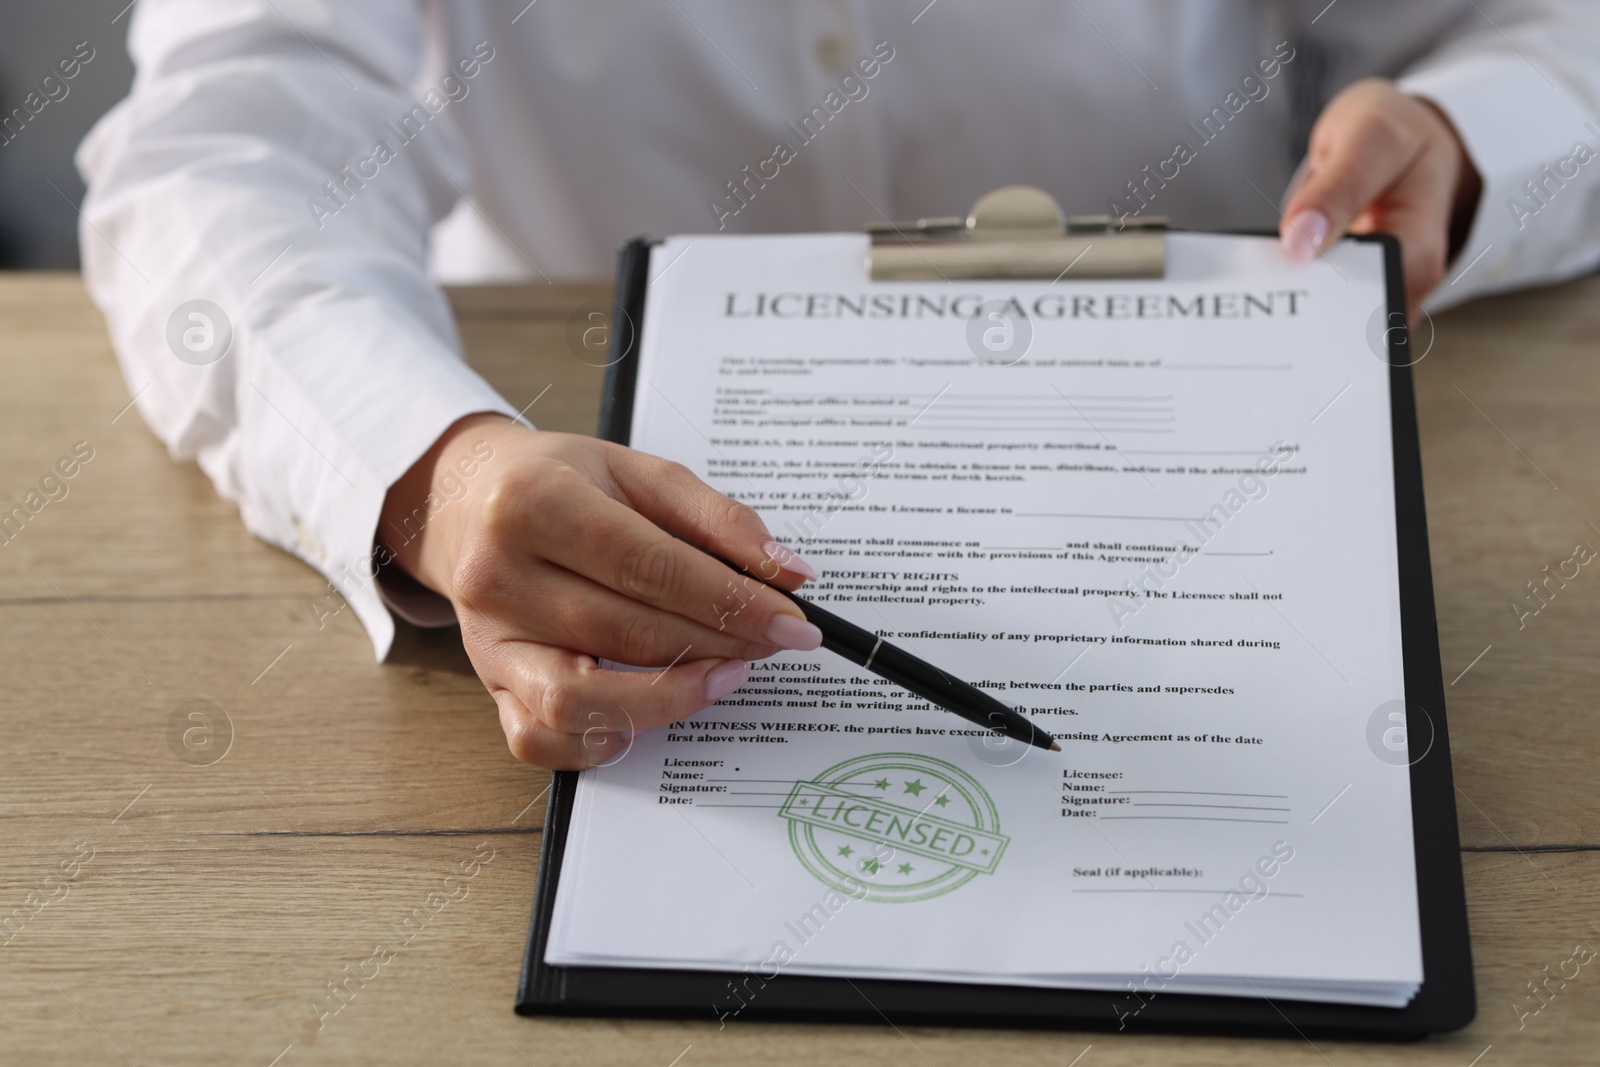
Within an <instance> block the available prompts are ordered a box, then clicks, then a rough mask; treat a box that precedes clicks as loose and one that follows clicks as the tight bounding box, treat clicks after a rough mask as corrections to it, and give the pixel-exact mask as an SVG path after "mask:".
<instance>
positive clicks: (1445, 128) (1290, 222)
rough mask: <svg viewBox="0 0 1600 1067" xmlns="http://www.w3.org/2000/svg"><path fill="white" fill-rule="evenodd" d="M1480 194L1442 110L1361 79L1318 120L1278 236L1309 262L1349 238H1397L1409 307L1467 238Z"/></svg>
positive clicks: (1388, 86)
mask: <svg viewBox="0 0 1600 1067" xmlns="http://www.w3.org/2000/svg"><path fill="white" fill-rule="evenodd" d="M1482 189H1483V182H1482V179H1481V178H1480V177H1479V175H1478V171H1477V169H1476V168H1475V167H1473V165H1472V161H1471V160H1470V159H1469V158H1468V157H1467V151H1466V148H1465V147H1463V146H1462V144H1461V139H1460V138H1459V137H1458V136H1456V132H1455V128H1454V127H1453V126H1451V125H1450V122H1449V120H1448V119H1446V118H1445V117H1444V113H1443V112H1441V111H1440V110H1439V109H1438V108H1436V107H1434V106H1433V105H1432V104H1430V103H1429V102H1428V101H1426V100H1423V99H1421V98H1419V97H1415V96H1407V95H1406V94H1405V93H1402V92H1401V91H1400V90H1399V89H1398V88H1396V87H1395V85H1394V83H1393V82H1390V81H1386V80H1383V79H1381V78H1368V79H1366V80H1364V81H1359V82H1356V83H1355V84H1353V85H1351V86H1349V87H1348V88H1346V89H1345V90H1344V91H1342V92H1341V93H1339V94H1338V95H1337V96H1335V97H1334V98H1333V99H1332V100H1331V101H1329V102H1328V106H1327V107H1326V108H1324V109H1323V111H1322V115H1321V116H1320V117H1319V118H1318V119H1317V124H1316V126H1315V127H1313V128H1312V131H1311V144H1310V147H1309V149H1308V151H1307V153H1306V158H1305V161H1304V162H1302V163H1301V164H1300V170H1299V171H1298V172H1297V173H1296V175H1295V179H1294V181H1293V182H1291V183H1290V186H1289V191H1288V195H1287V198H1286V199H1287V203H1286V204H1285V205H1284V209H1283V222H1282V223H1281V224H1280V225H1279V228H1278V232H1279V234H1280V235H1281V236H1282V238H1283V243H1284V245H1285V246H1286V247H1288V248H1289V250H1290V251H1291V252H1292V253H1295V254H1297V255H1299V256H1302V257H1304V258H1307V259H1309V258H1310V257H1311V256H1313V255H1315V254H1317V253H1318V252H1321V251H1322V250H1324V249H1326V248H1327V247H1328V246H1329V245H1331V244H1332V243H1333V242H1334V241H1336V240H1338V239H1339V237H1340V235H1342V234H1344V233H1346V232H1348V233H1373V232H1376V231H1385V232H1388V233H1392V234H1394V235H1395V236H1396V237H1398V238H1399V239H1400V250H1401V253H1402V260H1403V262H1404V264H1405V275H1406V300H1407V301H1408V303H1409V304H1410V306H1411V307H1413V308H1414V307H1417V306H1418V305H1419V304H1420V303H1421V301H1422V298H1423V297H1425V296H1427V295H1428V293H1429V292H1430V291H1431V290H1432V289H1433V287H1434V286H1435V285H1438V284H1439V281H1440V279H1442V278H1443V277H1444V270H1445V265H1446V263H1448V262H1449V259H1450V258H1451V257H1452V256H1453V255H1454V254H1455V253H1456V252H1457V251H1459V250H1460V248H1459V246H1460V244H1461V243H1462V242H1463V241H1465V240H1466V234H1467V228H1468V227H1469V226H1470V225H1471V222H1472V216H1473V214H1474V213H1475V212H1476V210H1477V206H1478V196H1479V193H1480V192H1481V191H1482Z"/></svg>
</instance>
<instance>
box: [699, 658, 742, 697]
mask: <svg viewBox="0 0 1600 1067" xmlns="http://www.w3.org/2000/svg"><path fill="white" fill-rule="evenodd" d="M749 678H750V664H748V663H746V662H745V661H744V660H742V659H730V660H729V661H728V662H726V663H724V664H723V665H722V666H720V667H714V668H712V670H711V672H710V673H709V674H707V675H706V702H707V703H714V702H716V701H718V700H721V699H722V698H723V697H725V696H727V695H728V694H729V693H731V692H733V691H734V690H735V689H737V688H739V687H740V686H741V685H743V684H744V683H745V682H746V681H748V680H749Z"/></svg>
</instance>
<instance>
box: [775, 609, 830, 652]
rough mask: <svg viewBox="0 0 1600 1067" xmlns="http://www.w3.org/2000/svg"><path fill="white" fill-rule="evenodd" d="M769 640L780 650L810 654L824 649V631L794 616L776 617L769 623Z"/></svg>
mask: <svg viewBox="0 0 1600 1067" xmlns="http://www.w3.org/2000/svg"><path fill="white" fill-rule="evenodd" d="M767 640H768V641H770V642H772V643H773V644H775V645H777V646H778V647H779V648H790V649H794V650H795V651H796V652H810V651H811V650H812V649H813V648H820V647H822V631H821V630H819V629H817V628H816V627H815V626H813V625H811V624H810V623H809V622H806V620H804V619H797V618H795V617H794V616H793V615H774V616H773V617H772V621H771V622H769V623H767Z"/></svg>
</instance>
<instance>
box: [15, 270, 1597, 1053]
mask: <svg viewBox="0 0 1600 1067" xmlns="http://www.w3.org/2000/svg"><path fill="white" fill-rule="evenodd" d="M606 292H607V291H606V288H605V287H604V286H598V285H592V286H548V285H539V286H532V287H526V288H524V287H486V288H481V289H472V290H460V291H456V292H454V293H453V294H452V299H453V301H454V303H455V306H456V309H457V312H458V315H459V317H460V326H461V332H462V336H463V338H464V340H465V342H466V345H467V348H468V350H469V353H470V358H471V360H472V362H473V364H474V365H475V366H477V367H478V368H479V369H480V370H481V371H482V372H483V373H484V374H485V375H486V376H487V377H488V378H489V379H490V380H491V381H493V382H494V383H495V384H496V386H498V387H499V388H500V389H501V390H502V392H504V394H505V395H506V396H507V398H508V399H510V400H511V401H512V402H513V403H515V404H516V405H517V406H519V407H520V406H522V405H524V404H529V403H532V407H531V408H529V410H528V415H529V417H530V418H531V419H533V420H534V421H535V422H536V423H537V424H538V425H540V426H541V427H543V428H547V429H559V430H569V431H575V432H589V431H590V430H592V428H593V426H594V422H595V413H596V410H597V406H598V394H599V387H600V381H601V375H602V372H601V371H600V370H599V369H598V368H595V367H593V366H590V365H588V364H586V363H585V362H583V361H582V360H581V359H579V358H578V356H577V355H576V354H575V350H576V348H577V346H575V345H574V344H573V342H572V341H571V336H572V329H573V324H574V321H577V322H580V323H581V322H582V313H583V312H584V311H585V309H588V308H593V307H596V306H603V304H595V303H594V302H595V301H603V300H604V298H605V297H606ZM575 313H577V314H578V316H579V318H578V319H577V320H574V314H575ZM1430 334H1431V347H1430V348H1428V350H1427V355H1426V356H1425V358H1424V359H1423V360H1422V361H1421V362H1420V363H1419V364H1418V365H1417V368H1416V380H1417V387H1418V409H1419V416H1420V421H1421V427H1422V446H1423V459H1424V467H1425V473H1426V484H1427V494H1428V514H1429V523H1430V535H1431V545H1432V553H1433V571H1434V581H1435V584H1436V588H1437V603H1438V616H1439V628H1440V639H1441V643H1442V649H1443V660H1444V673H1445V679H1446V681H1447V682H1451V684H1450V685H1449V686H1448V696H1449V701H1450V704H1449V722H1450V728H1451V735H1452V744H1453V749H1454V752H1453V755H1454V763H1455V772H1456V779H1457V783H1458V786H1459V793H1458V795H1457V800H1458V803H1459V806H1460V824H1461V835H1462V841H1463V847H1464V852H1465V854H1464V856H1463V862H1464V864H1465V868H1466V876H1467V888H1468V897H1469V906H1470V909H1471V921H1472V929H1473V938H1474V942H1473V948H1474V953H1475V957H1476V966H1477V982H1478V993H1479V1018H1478V1021H1477V1022H1475V1023H1474V1024H1473V1025H1472V1026H1471V1027H1469V1028H1468V1029H1467V1030H1465V1031H1464V1032H1462V1033H1459V1034H1454V1035H1449V1036H1447V1037H1443V1038H1438V1039H1434V1040H1430V1041H1426V1042H1423V1043H1420V1044H1417V1045H1410V1046H1384V1045H1365V1044H1351V1043H1337V1042H1332V1043H1330V1042H1319V1043H1318V1044H1317V1045H1312V1044H1311V1043H1310V1042H1306V1041H1299V1040H1287V1041H1236V1040H1226V1039H1216V1038H1204V1039H1201V1038H1181V1037H1161V1038H1155V1037H1129V1036H1124V1035H1117V1034H1114V1033H1010V1032H1000V1031H961V1030H945V1029H932V1028H922V1027H917V1028H905V1027H898V1026H896V1025H894V1021H893V1020H884V1021H883V1022H882V1023H881V1024H878V1025H870V1026H859V1027H839V1026H809V1025H808V1026H799V1025H796V1026H771V1025H760V1024H753V1023H730V1024H729V1025H727V1026H726V1027H724V1028H720V1029H719V1027H718V1026H717V1024H716V1023H715V1022H713V1021H710V1020H709V1018H708V1020H706V1021H684V1022H650V1021H635V1020H623V1021H586V1020H557V1021H551V1020H529V1019H522V1018H519V1017H517V1016H516V1015H515V1014H514V1013H513V1012H512V1010H511V1005H512V998H513V994H514V991H515V984H516V977H517V970H518V966H519V964H520V960H521V955H522V947H523V939H524V937H525V934H526V929H527V921H528V914H529V908H530V903H531V895H532V890H533V881H534V876H535V870H536V867H537V856H538V847H539V840H540V834H539V826H540V823H541V820H542V817H543V797H544V791H545V788H546V785H547V783H548V777H547V775H545V774H544V773H543V772H540V771H538V770H535V769H533V768H530V767H527V766H524V765H520V764H518V763H516V762H515V761H514V760H512V759H511V757H510V756H509V755H508V754H507V753H506V750H505V746H504V743H503V740H502V738H501V736H500V730H499V726H498V724H497V721H496V718H495V711H494V705H493V703H492V701H490V699H489V698H488V696H487V695H486V694H485V693H484V691H483V689H482V687H481V686H480V685H479V684H478V682H477V681H476V679H475V677H474V676H473V674H472V671H471V668H470V665H469V664H468V662H467V660H466V658H465V656H464V655H463V654H462V652H461V649H460V646H459V638H458V636H457V635H456V634H455V633H454V632H453V631H437V632H420V631H416V630H412V629H409V628H403V629H402V632H401V636H400V639H399V642H398V644H397V647H396V651H395V654H394V655H393V656H392V657H391V660H390V662H388V663H386V664H376V663H374V662H373V659H372V653H371V646H370V645H369V644H368V642H367V639H366V637H365V635H364V634H363V632H362V631H361V629H360V627H359V625H358V624H357V622H356V620H355V618H354V617H353V615H352V614H351V613H350V612H348V611H346V612H341V613H339V614H338V615H336V616H334V617H333V618H331V619H328V620H327V623H326V625H325V626H323V627H321V628H319V626H318V619H317V613H316V612H314V611H313V610H312V604H313V603H314V602H317V601H319V600H320V599H321V598H322V596H323V594H324V592H325V588H324V583H323V580H322V579H321V578H320V577H319V576H318V575H317V574H315V573H314V572H313V571H311V570H310V569H309V568H307V567H305V566H304V565H302V564H301V563H299V562H298V561H297V560H295V559H293V558H291V557H289V556H287V555H285V554H284V553H282V552H279V551H278V550H276V549H273V548H271V547H268V546H266V545H264V544H262V543H260V542H258V541H256V540H254V539H253V538H252V537H251V536H250V535H249V534H248V533H247V532H246V531H245V529H244V527H243V526H242V525H241V524H240V522H239V519H238V516H237V514H236V512H235V510H234V509H233V507H232V506H231V505H229V504H228V503H226V502H224V501H222V500H220V499H219V498H218V497H217V495H216V493H215V492H214V490H213V489H212V487H211V485H210V483H209V482H208V481H207V480H206V478H205V477H204V476H203V475H202V474H201V473H200V472H199V471H198V470H197V469H196V468H195V467H194V466H193V465H191V464H176V463H173V462H172V461H171V460H170V459H169V458H168V456H167V454H166V451H165V449H164V448H163V447H162V446H161V445H160V444H159V443H158V442H156V440H155V439H154V438H153V437H152V435H151V434H150V432H149V431H148V429H147V428H146V427H145V426H144V425H143V423H142V422H141V421H140V418H139V415H138V413H137V411H134V410H131V409H128V408H127V405H128V402H129V396H130V390H129V386H128V385H127V384H126V383H125V382H124V381H123V379H122V376H121V374H120V373H119V370H118V367H117V364H116V361H115V358H114V356H113V355H112V352H111V349H110V346H109V343H108V341H107V339H106V334H105V327H104V324H103V322H102V321H101V319H100V316H99V314H98V312H96V311H95V309H94V308H93V306H92V305H91V304H90V303H89V301H88V299H87V298H86V296H85V295H84V292H83V289H82V286H81V284H80V282H79V280H78V278H77V277H76V276H74V275H48V274H33V275H8V276H0V375H3V381H4V383H5V385H4V389H3V397H4V399H3V401H0V403H3V405H4V407H3V410H4V419H3V420H0V508H9V506H10V504H11V503H12V502H13V501H18V500H21V499H22V497H23V494H25V493H26V492H27V491H28V490H29V489H30V487H33V486H34V485H36V484H37V482H38V479H39V478H40V476H41V475H42V474H44V473H45V472H46V471H47V470H48V469H49V468H51V467H52V466H53V465H54V464H55V463H56V462H57V460H58V459H60V458H62V457H63V456H66V455H68V454H69V453H70V452H71V451H72V449H73V447H74V445H75V444H77V443H78V442H88V444H89V447H91V448H92V449H93V450H94V458H93V459H92V460H91V461H90V462H88V463H87V464H85V465H83V467H82V469H81V470H80V471H79V473H78V475H77V476H76V477H75V478H73V479H72V480H71V482H70V483H69V486H70V491H69V493H68V495H67V496H66V497H65V498H64V499H61V500H57V501H52V502H50V503H49V504H48V505H47V506H45V507H44V508H43V509H42V510H40V512H39V513H38V514H36V515H33V516H32V517H31V519H30V520H29V522H28V523H27V524H26V526H25V527H24V528H23V529H22V530H21V531H20V533H18V534H16V536H14V537H13V538H12V539H11V540H9V541H8V542H7V543H5V544H3V546H0V648H3V649H4V653H3V656H4V658H3V662H4V668H5V670H4V676H3V680H0V722H3V723H4V728H5V744H4V745H3V746H0V1003H3V1004H4V1017H3V1021H0V1062H3V1063H6V1064H12V1063H15V1064H19V1065H22V1064H55V1063H62V1064H66V1063H71V1064H100V1063H105V1064H117V1063H132V1064H139V1065H144V1064H177V1065H187V1064H196V1065H200V1064H205V1065H211V1064H220V1063H229V1064H245V1065H251V1067H269V1065H272V1064H277V1065H281V1067H293V1065H295V1064H309V1063H329V1064H332V1063H390V1062H392V1063H469V1062H470V1063H493V1064H519V1063H528V1064H539V1065H545V1064H564V1063H583V1064H594V1065H597V1067H599V1065H610V1064H640V1065H644V1067H671V1065H674V1064H677V1065H679V1067H700V1065H703V1064H751V1063H772V1064H777V1063H791V1062H793V1063H802V1062H803V1063H827V1064H839V1065H843V1064H864V1065H865V1064H871V1065H874V1067H883V1065H896V1064H903V1065H906V1067H916V1065H936V1067H945V1065H956V1064H963V1063H971V1062H977V1063H985V1064H989V1063H995V1064H1039V1065H1045V1064H1049V1065H1057V1067H1068V1065H1071V1064H1077V1065H1079V1067H1111V1065H1115V1064H1143V1063H1161V1064H1179V1063H1182V1064H1256V1063H1260V1064H1308V1065H1309V1064H1330V1063H1331V1064H1339V1065H1343V1064H1377V1063H1393V1062H1417V1063H1427V1064H1451V1065H1457V1067H1469V1065H1472V1064H1477V1065H1480V1067H1498V1065H1501V1064H1513V1063H1515V1064H1541V1065H1542V1064H1566V1063H1571V1064H1579V1063H1593V1062H1596V1061H1597V1059H1600V1046H1597V1039H1600V963H1596V964H1590V965H1587V966H1584V967H1582V968H1581V970H1580V971H1579V972H1578V976H1577V977H1576V978H1571V979H1568V980H1566V981H1565V982H1562V981H1561V980H1560V979H1551V980H1550V981H1548V982H1546V979H1547V978H1548V977H1549V976H1550V975H1552V974H1556V973H1557V972H1558V971H1560V970H1561V969H1562V968H1563V965H1564V961H1567V960H1569V959H1570V958H1572V957H1573V954H1574V952H1575V950H1576V949H1577V947H1578V946H1580V945H1582V946H1586V947H1588V946H1596V947H1600V851H1597V850H1600V789H1597V787H1596V782H1595V779H1596V762H1597V757H1600V708H1597V706H1596V705H1597V702H1600V701H1597V696H1600V594H1597V586H1600V582H1597V580H1596V572H1600V562H1597V563H1596V564H1595V565H1590V566H1585V567H1583V568H1582V570H1581V573H1580V574H1579V576H1578V577H1577V578H1575V579H1572V580H1570V581H1568V582H1566V583H1565V585H1563V586H1555V585H1552V586H1551V587H1550V588H1551V589H1553V590H1554V592H1553V593H1552V592H1547V593H1546V601H1547V602H1545V603H1544V605H1543V606H1542V607H1541V608H1540V610H1539V611H1538V613H1537V614H1526V615H1520V616H1519V613H1518V612H1517V611H1515V610H1514V609H1513V608H1512V603H1513V601H1516V600H1519V599H1521V598H1524V597H1526V596H1527V594H1528V590H1527V586H1526V583H1528V582H1530V581H1542V580H1543V579H1544V577H1545V575H1546V573H1547V572H1546V571H1545V570H1544V568H1545V566H1546V564H1549V565H1551V567H1552V569H1554V567H1555V565H1556V564H1558V563H1559V562H1560V561H1562V560H1565V559H1567V558H1568V557H1570V556H1571V555H1572V553H1573V549H1574V546H1575V545H1577V544H1578V543H1579V542H1588V543H1590V544H1593V545H1595V546H1596V547H1600V344H1597V342H1596V338H1597V336H1600V281H1597V280H1595V279H1586V280H1583V281H1579V282H1575V283H1572V284H1569V285H1565V286H1562V287H1559V288H1556V289H1552V290H1547V291H1542V292H1537V293H1530V294H1523V295H1518V296H1513V297H1506V298H1500V299H1493V300H1487V301H1482V302H1479V303H1477V304H1474V305H1472V306H1469V307H1467V308H1464V309H1459V310H1457V311H1453V312H1450V313H1448V314H1446V315H1443V316H1440V317H1439V318H1438V319H1437V320H1436V321H1434V322H1433V323H1432V324H1431V330H1430V328H1429V324H1426V323H1424V324H1423V325H1422V326H1421V328H1419V331H1418V340H1417V346H1418V348H1419V349H1422V348H1424V347H1425V346H1427V345H1428V344H1429V343H1430ZM1524 603H1525V604H1526V605H1528V606H1533V605H1536V604H1538V603H1540V602H1538V601H1532V600H1526V601H1524ZM1524 610H1526V608H1525V609H1524ZM1452 679H1453V680H1454V681H1453V682H1452ZM191 701H205V702H208V703H207V704H202V705H190V704H189V702H191ZM186 706H189V707H190V708H191V710H192V708H195V707H198V708H202V709H211V710H210V712H209V714H210V715H211V721H212V722H213V730H214V734H213V739H214V742H215V743H216V744H218V745H220V744H222V742H223V741H224V740H226V741H227V749H226V755H225V757H224V758H222V759H220V760H217V761H215V762H209V763H206V762H205V760H204V759H202V760H201V762H200V763H198V764H196V763H191V762H185V761H184V760H183V759H181V758H180V757H179V755H178V754H177V753H180V752H184V751H186V750H185V749H184V748H183V746H182V745H181V744H178V743H175V742H174V741H173V739H172V735H173V730H174V726H173V722H174V719H175V717H176V719H177V721H178V728H179V729H180V730H181V728H184V727H185V726H187V725H189V724H191V723H192V722H193V721H194V720H189V719H187V718H186V717H185V716H186V713H182V714H180V709H181V708H184V707H186ZM214 751H215V750H213V752H214ZM207 758H208V757H207ZM192 759H194V757H191V760H192ZM469 868H470V869H472V870H473V872H474V873H473V874H472V875H471V876H470V877H469V876H467V875H465V874H464V873H463V872H464V871H466V870H467V869H469ZM452 876H454V879H455V880H454V881H452V882H450V883H446V882H445V879H446V878H449V877H452ZM446 885H450V886H454V887H455V888H454V889H452V890H450V899H449V901H448V903H447V904H445V905H444V906H442V907H440V906H438V901H439V900H440V899H443V898H442V897H441V892H442V890H441V887H443V886H446ZM640 892H648V886H647V885H644V884H641V886H640ZM1374 906H1375V907H1376V906H1382V902H1374ZM379 945H383V946H385V947H386V948H387V950H388V953H389V955H388V956H387V957H385V962H383V963H382V964H381V965H379V964H375V963H369V962H367V961H369V960H370V959H371V958H372V956H373V953H374V950H375V949H376V948H377V946H379ZM374 967H376V969H377V974H376V976H375V977H372V978H370V979H368V980H365V981H364V982H363V983H350V984H349V986H348V988H353V989H356V990H357V991H356V992H355V994H354V995H353V996H351V997H350V998H349V999H348V1001H347V1002H340V1001H338V1000H335V999H333V998H332V997H331V994H330V993H329V990H328V987H329V983H333V982H338V981H342V980H343V979H344V978H345V977H346V975H347V974H349V973H358V972H365V973H371V971H372V969H373V968H374ZM347 968H348V970H347ZM1565 970H1566V972H1567V973H1569V974H1570V973H1571V971H1572V965H1571V964H1565ZM1529 983H1533V984H1535V985H1539V987H1540V990H1541V994H1542V996H1541V997H1539V998H1536V997H1535V996H1534V994H1533V993H1532V992H1531V989H1530V985H1529ZM335 1007H337V1009H338V1010H337V1011H334V1010H333V1009H334V1008H335ZM1534 1009H1538V1010H1537V1012H1536V1013H1535V1010H1534Z"/></svg>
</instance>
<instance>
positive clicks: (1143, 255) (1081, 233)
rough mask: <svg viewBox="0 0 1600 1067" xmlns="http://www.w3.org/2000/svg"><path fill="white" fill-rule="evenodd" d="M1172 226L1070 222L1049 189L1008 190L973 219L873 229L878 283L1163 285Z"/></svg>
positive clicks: (978, 207) (984, 200)
mask: <svg viewBox="0 0 1600 1067" xmlns="http://www.w3.org/2000/svg"><path fill="white" fill-rule="evenodd" d="M1166 228H1167V220H1166V219H1165V218H1162V217H1159V216H1152V217H1149V218H1137V219H1126V220H1123V221H1120V222H1119V221H1118V220H1117V219H1115V218H1113V217H1112V216H1110V215H1071V216H1068V215H1063V214H1062V212H1061V205H1059V204H1057V203H1056V201H1055V198H1054V197H1052V196H1051V195H1050V194H1049V193H1047V192H1045V191H1044V190H1043V189H1036V188H1034V187H1033V186H1031V185H1008V186H1006V187H1005V188H1003V189H996V190H995V191H994V192H992V193H987V194H985V195H984V196H982V197H980V198H979V199H978V202H977V203H976V204H973V205H972V213H971V214H970V215H968V216H967V217H966V218H960V217H958V216H943V217H936V218H926V219H918V220H916V221H915V222H910V223H892V222H891V223H873V224H871V225H869V226H867V233H868V234H870V235H871V237H872V250H871V252H870V253H869V254H868V267H869V270H870V273H871V276H872V279H873V280H874V281H912V280H922V281H928V280H934V279H944V280H945V281H951V280H954V279H956V278H1049V279H1052V280H1056V279H1060V278H1061V277H1062V276H1064V275H1066V274H1067V273H1068V272H1069V271H1070V272H1071V273H1072V276H1073V277H1074V278H1161V277H1164V276H1165V275H1166V271H1167V242H1166V232H1165V231H1166Z"/></svg>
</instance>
